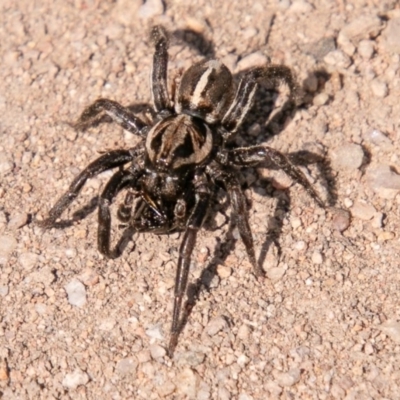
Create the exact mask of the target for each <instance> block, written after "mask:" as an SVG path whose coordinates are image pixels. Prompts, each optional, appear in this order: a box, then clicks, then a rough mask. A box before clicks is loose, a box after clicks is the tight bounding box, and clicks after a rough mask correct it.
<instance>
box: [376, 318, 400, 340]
mask: <svg viewBox="0 0 400 400" xmlns="http://www.w3.org/2000/svg"><path fill="white" fill-rule="evenodd" d="M379 329H380V330H381V331H382V332H383V333H385V334H386V335H388V336H389V337H390V338H391V339H392V340H393V341H394V342H396V343H400V322H396V321H392V320H388V321H386V322H384V323H383V324H382V325H380V326H379Z"/></svg>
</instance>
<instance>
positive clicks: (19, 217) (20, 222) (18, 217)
mask: <svg viewBox="0 0 400 400" xmlns="http://www.w3.org/2000/svg"><path fill="white" fill-rule="evenodd" d="M28 220H29V215H28V214H26V213H17V214H14V215H12V216H11V219H10V221H8V225H7V226H8V229H10V230H11V231H16V230H17V229H19V228H22V227H23V226H24V225H26V224H27V223H28Z"/></svg>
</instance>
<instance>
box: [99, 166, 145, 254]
mask: <svg viewBox="0 0 400 400" xmlns="http://www.w3.org/2000/svg"><path fill="white" fill-rule="evenodd" d="M138 176H139V174H136V175H134V174H132V172H131V171H129V170H120V171H118V172H116V173H115V174H114V175H113V176H112V178H111V179H110V180H109V181H108V183H107V185H106V186H105V188H104V190H103V192H102V193H101V195H100V199H99V214H98V215H99V227H98V231H97V246H98V249H99V251H100V253H102V254H104V255H105V256H106V257H108V258H117V257H118V256H120V255H121V251H120V247H119V244H120V243H118V244H117V246H116V247H115V249H111V248H110V234H111V215H110V205H111V203H112V201H113V199H114V197H115V196H116V195H117V194H118V192H120V191H121V190H122V189H123V188H125V187H126V186H128V185H132V184H135V183H136V182H137V179H138ZM122 239H123V238H122Z"/></svg>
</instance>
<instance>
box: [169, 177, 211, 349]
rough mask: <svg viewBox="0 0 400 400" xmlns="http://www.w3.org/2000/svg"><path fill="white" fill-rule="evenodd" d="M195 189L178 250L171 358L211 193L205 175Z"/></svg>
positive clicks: (196, 183)
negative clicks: (193, 201)
mask: <svg viewBox="0 0 400 400" xmlns="http://www.w3.org/2000/svg"><path fill="white" fill-rule="evenodd" d="M195 188H196V189H195V190H196V203H195V206H194V208H193V211H192V214H191V215H190V217H189V220H188V223H187V225H186V229H185V233H184V235H183V239H182V243H181V246H180V249H179V259H178V268H177V271H176V278H175V290H174V311H173V316H172V326H171V337H170V342H169V346H168V354H169V356H170V357H172V355H173V353H174V350H175V347H176V345H177V343H178V336H179V334H180V332H181V330H182V322H183V321H181V314H182V313H181V310H182V301H183V297H184V295H185V292H186V288H187V283H188V276H189V268H190V260H191V257H192V253H193V249H194V246H195V244H196V236H197V232H198V231H199V229H200V228H201V226H202V225H203V222H204V219H205V217H206V214H207V211H208V207H209V203H210V196H211V193H210V190H209V186H208V181H207V177H206V176H205V175H197V176H195Z"/></svg>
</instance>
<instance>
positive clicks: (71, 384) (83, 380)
mask: <svg viewBox="0 0 400 400" xmlns="http://www.w3.org/2000/svg"><path fill="white" fill-rule="evenodd" d="M88 382H89V375H88V374H87V373H86V372H83V371H81V370H80V369H76V370H75V371H74V372H72V373H70V374H67V375H65V377H64V379H63V381H62V385H63V386H64V387H65V388H67V389H76V388H77V387H78V386H81V385H86V384H87V383H88Z"/></svg>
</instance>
